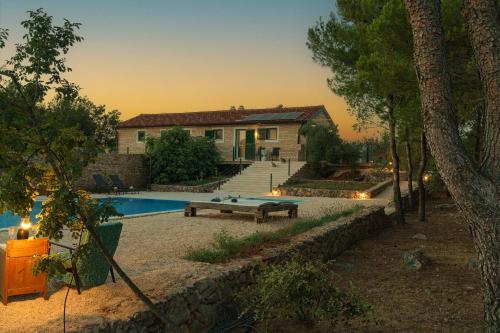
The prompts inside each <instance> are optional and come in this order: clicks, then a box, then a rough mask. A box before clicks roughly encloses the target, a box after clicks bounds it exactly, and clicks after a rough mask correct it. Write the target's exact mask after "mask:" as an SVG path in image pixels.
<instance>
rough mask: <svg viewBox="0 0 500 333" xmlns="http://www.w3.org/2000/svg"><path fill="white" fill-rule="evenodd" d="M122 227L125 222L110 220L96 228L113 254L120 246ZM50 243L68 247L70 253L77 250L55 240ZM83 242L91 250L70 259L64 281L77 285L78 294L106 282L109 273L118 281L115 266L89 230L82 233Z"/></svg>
mask: <svg viewBox="0 0 500 333" xmlns="http://www.w3.org/2000/svg"><path fill="white" fill-rule="evenodd" d="M122 227H123V224H122V223H121V222H108V223H103V224H101V225H99V226H98V227H97V228H96V233H97V235H98V237H99V239H100V240H101V242H102V243H103V244H104V246H105V247H106V250H107V251H108V253H109V254H110V255H111V256H113V255H114V254H115V252H116V248H117V247H118V242H119V241H120V234H121V231H122ZM50 244H51V246H58V247H61V248H64V249H67V250H69V253H70V254H72V253H73V251H74V250H75V248H74V247H71V246H67V245H63V244H59V243H55V242H50ZM81 244H82V245H84V244H88V245H89V250H88V252H87V253H86V254H85V255H84V256H83V257H80V258H79V259H78V260H70V262H69V263H68V266H69V267H68V268H67V269H66V271H67V274H66V275H65V276H64V277H63V281H64V282H65V283H67V284H69V285H72V286H75V287H76V289H77V291H78V294H80V293H81V288H91V287H95V286H99V285H101V284H104V283H105V282H106V279H107V277H108V274H111V279H112V281H113V283H114V282H116V280H115V275H114V272H113V267H111V265H110V264H109V263H108V261H107V259H106V258H105V257H104V256H103V255H102V254H101V251H100V250H99V248H98V247H97V245H96V244H95V241H94V240H93V239H92V238H91V236H90V234H89V233H88V232H87V231H85V232H84V234H83V235H82V242H81Z"/></svg>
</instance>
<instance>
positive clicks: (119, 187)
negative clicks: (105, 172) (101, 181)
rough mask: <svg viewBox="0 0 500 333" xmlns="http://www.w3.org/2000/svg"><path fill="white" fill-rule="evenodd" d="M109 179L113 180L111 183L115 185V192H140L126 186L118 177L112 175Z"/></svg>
mask: <svg viewBox="0 0 500 333" xmlns="http://www.w3.org/2000/svg"><path fill="white" fill-rule="evenodd" d="M109 179H111V182H112V183H113V190H114V191H115V192H116V193H117V194H119V193H139V191H137V190H135V189H134V187H133V186H125V184H123V182H122V180H121V179H120V176H118V175H111V176H109Z"/></svg>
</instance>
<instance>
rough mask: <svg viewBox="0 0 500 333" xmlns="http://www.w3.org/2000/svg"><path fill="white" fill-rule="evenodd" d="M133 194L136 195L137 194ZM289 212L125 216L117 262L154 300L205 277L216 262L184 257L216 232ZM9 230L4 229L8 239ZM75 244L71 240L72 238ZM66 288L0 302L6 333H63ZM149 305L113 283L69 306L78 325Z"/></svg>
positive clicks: (338, 203)
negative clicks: (262, 216) (256, 217)
mask: <svg viewBox="0 0 500 333" xmlns="http://www.w3.org/2000/svg"><path fill="white" fill-rule="evenodd" d="M213 196H214V194H193V193H142V194H140V195H138V196H137V195H135V196H134V197H143V198H144V197H148V198H163V199H177V200H189V199H193V200H197V199H198V200H207V199H210V198H212V197H213ZM131 197H132V196H131ZM295 199H298V200H302V201H303V202H302V203H300V204H299V217H304V216H315V215H321V214H324V213H325V212H326V211H330V212H331V211H338V210H343V209H346V208H349V207H352V206H353V205H355V204H360V203H361V204H364V205H384V204H386V203H387V200H386V199H385V198H383V199H380V200H366V201H359V200H358V201H354V200H349V199H340V198H295ZM285 215H286V213H280V214H277V217H275V218H273V219H271V220H270V221H269V222H267V223H262V224H257V223H255V222H254V221H253V216H252V215H248V214H239V213H234V214H221V213H219V212H217V211H212V210H202V211H200V212H199V214H198V216H197V217H189V218H186V217H184V216H183V213H180V212H177V213H166V214H160V215H154V216H147V217H137V218H129V219H123V220H122V221H123V224H124V227H123V231H122V235H121V239H120V244H119V247H118V250H117V253H116V255H115V258H116V260H117V261H118V263H119V264H120V265H121V266H122V268H123V269H124V270H125V271H126V272H127V273H128V274H129V275H130V277H131V278H132V279H133V280H134V281H135V282H136V283H137V284H138V286H139V287H140V288H141V289H142V290H143V291H144V292H145V293H146V294H147V295H149V296H150V297H151V298H152V299H153V300H155V299H161V298H162V297H163V296H164V295H165V294H167V293H168V290H170V289H171V288H175V287H177V286H179V285H181V284H182V283H183V281H185V280H186V279H189V278H194V277H201V276H204V275H206V274H208V272H209V271H210V270H211V269H216V268H217V266H216V265H210V264H204V263H194V262H190V261H186V260H184V259H181V258H182V256H184V255H185V254H186V253H187V250H188V249H189V248H196V247H202V246H208V245H210V244H211V242H212V240H213V235H214V233H216V232H220V231H222V230H226V231H227V232H228V233H229V234H231V235H233V236H236V237H242V236H245V235H248V234H251V233H253V232H255V231H257V230H259V231H269V230H276V229H280V228H283V227H284V226H287V225H289V224H290V223H291V221H290V220H289V219H288V218H287V217H286V216H285ZM6 237H7V233H6V232H0V242H4V241H5V239H6ZM66 242H69V240H66ZM66 290H67V289H66V288H62V289H61V286H59V285H55V284H54V283H52V284H51V292H50V298H49V300H48V301H44V300H43V299H42V298H32V297H17V298H12V299H11V303H9V305H8V306H6V307H4V306H3V305H1V304H0V308H1V311H0V332H60V331H62V310H63V302H64V296H65V294H66ZM142 308H143V305H142V304H141V303H140V302H139V301H138V300H137V299H136V298H135V297H134V295H133V294H132V293H131V292H130V291H129V289H128V288H127V287H126V286H125V285H124V283H123V282H122V281H121V280H120V279H118V282H117V283H116V284H113V283H111V282H110V281H108V283H106V284H105V285H103V286H99V287H96V288H92V289H89V290H85V291H84V292H83V293H82V294H81V295H77V293H76V291H75V290H71V291H70V293H69V298H68V305H67V325H68V327H69V328H77V327H79V326H80V325H84V324H86V323H90V322H92V323H94V322H100V321H103V320H105V319H113V318H124V317H126V316H127V315H130V314H131V313H133V312H134V311H137V310H139V309H142Z"/></svg>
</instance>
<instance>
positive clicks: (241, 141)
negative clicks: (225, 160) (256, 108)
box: [235, 130, 246, 159]
mask: <svg viewBox="0 0 500 333" xmlns="http://www.w3.org/2000/svg"><path fill="white" fill-rule="evenodd" d="M245 132H246V130H236V138H235V146H236V159H240V158H241V159H245V145H246V135H245Z"/></svg>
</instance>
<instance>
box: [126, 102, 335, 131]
mask: <svg viewBox="0 0 500 333" xmlns="http://www.w3.org/2000/svg"><path fill="white" fill-rule="evenodd" d="M321 111H325V112H326V110H325V107H324V106H323V105H317V106H300V107H275V108H267V109H244V110H220V111H203V112H185V113H158V114H140V115H138V116H136V117H133V118H131V119H129V120H125V121H122V122H121V123H120V124H119V125H118V128H139V127H161V126H205V125H237V124H252V123H266V124H269V123H297V122H298V123H303V122H306V121H307V120H309V119H311V118H312V117H314V116H315V115H316V114H317V113H318V112H321ZM289 112H300V113H301V115H300V116H298V117H297V118H296V119H271V120H259V121H255V120H253V121H245V120H244V118H246V117H247V116H249V115H254V114H266V113H267V114H271V113H289Z"/></svg>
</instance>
